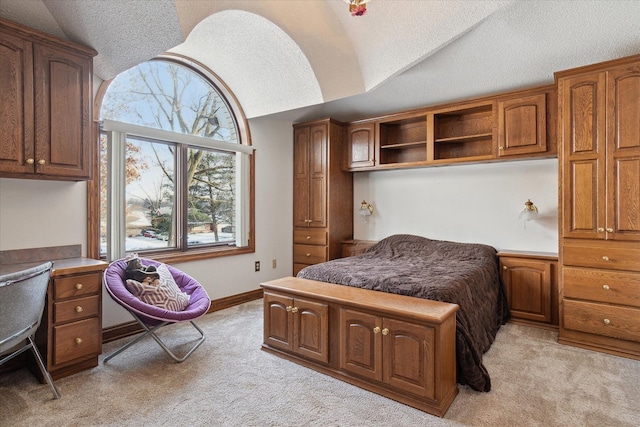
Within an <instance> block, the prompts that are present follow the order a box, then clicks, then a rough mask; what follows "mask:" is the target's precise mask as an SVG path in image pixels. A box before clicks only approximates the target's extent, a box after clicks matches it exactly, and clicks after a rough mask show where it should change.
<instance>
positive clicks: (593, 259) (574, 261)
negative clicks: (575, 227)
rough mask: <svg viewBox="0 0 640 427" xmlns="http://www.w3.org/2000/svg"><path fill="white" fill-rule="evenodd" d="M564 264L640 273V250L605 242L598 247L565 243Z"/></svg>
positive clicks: (635, 247) (634, 247) (636, 247)
mask: <svg viewBox="0 0 640 427" xmlns="http://www.w3.org/2000/svg"><path fill="white" fill-rule="evenodd" d="M562 251H563V264H564V265H574V266H579V267H593V268H605V269H612V270H628V271H640V248H639V247H638V246H637V245H636V246H633V247H630V246H621V245H615V244H613V243H608V242H603V243H602V245H598V246H587V245H580V244H576V243H573V242H572V243H568V242H567V243H565V244H564V246H563V249H562Z"/></svg>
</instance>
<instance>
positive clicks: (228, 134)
mask: <svg viewBox="0 0 640 427" xmlns="http://www.w3.org/2000/svg"><path fill="white" fill-rule="evenodd" d="M105 84H106V83H105ZM220 88H223V89H222V90H221V89H220ZM99 121H100V155H99V163H100V164H99V168H98V170H99V172H100V190H99V191H100V197H99V201H98V203H99V206H100V207H99V209H98V211H99V216H100V218H99V225H98V226H97V227H94V228H96V229H99V248H100V249H99V251H100V256H101V257H104V258H106V259H108V260H113V259H118V258H121V257H123V256H124V255H125V254H126V253H129V252H138V253H143V254H145V253H146V254H147V255H145V256H150V255H149V254H152V255H153V256H154V258H172V259H197V258H203V257H208V256H218V255H226V254H233V253H237V252H243V253H244V252H249V251H253V248H254V247H255V246H254V244H253V239H252V238H251V236H253V232H252V223H253V213H252V206H253V201H252V200H250V194H251V185H252V183H251V177H252V176H253V174H252V173H251V168H252V164H253V161H252V160H253V159H252V154H253V150H252V148H251V147H250V145H249V135H248V127H247V126H246V120H245V118H244V116H243V115H242V111H241V109H240V107H239V105H238V104H237V102H235V97H233V94H231V92H230V91H229V90H228V89H227V88H226V86H224V84H223V83H222V82H221V81H220V80H219V79H218V78H217V77H216V76H215V75H214V74H213V73H211V72H210V71H209V70H207V69H206V68H205V67H203V66H201V65H199V64H197V63H195V62H193V61H186V60H184V58H182V57H174V56H168V55H167V56H162V57H159V58H157V59H154V60H151V61H148V62H145V63H142V64H140V65H138V66H136V67H133V68H131V69H129V70H127V71H125V72H123V73H121V74H119V75H118V76H117V77H115V79H113V80H112V81H111V82H109V83H108V87H107V89H106V91H104V93H103V97H102V100H101V104H100V106H99Z"/></svg>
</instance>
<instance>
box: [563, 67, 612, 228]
mask: <svg viewBox="0 0 640 427" xmlns="http://www.w3.org/2000/svg"><path fill="white" fill-rule="evenodd" d="M605 77H606V74H605V73H594V74H588V75H580V76H576V77H570V78H566V79H561V80H560V81H559V94H560V115H561V117H560V120H561V122H560V125H561V135H560V136H561V146H562V147H563V149H562V150H563V151H562V155H563V160H562V182H563V183H564V185H563V190H562V191H563V197H562V210H561V211H562V218H563V219H562V223H563V227H562V232H563V237H575V238H588V239H594V238H595V239H604V238H605V213H606V206H605V182H604V180H605V137H606V135H605V107H606V100H605V90H606V87H605V86H606V85H605Z"/></svg>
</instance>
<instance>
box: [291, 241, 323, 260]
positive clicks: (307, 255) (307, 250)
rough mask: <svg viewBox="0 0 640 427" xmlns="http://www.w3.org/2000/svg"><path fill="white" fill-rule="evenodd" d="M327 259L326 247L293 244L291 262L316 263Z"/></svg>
mask: <svg viewBox="0 0 640 427" xmlns="http://www.w3.org/2000/svg"><path fill="white" fill-rule="evenodd" d="M326 261H327V247H326V246H313V245H293V262H294V263H297V264H318V263H321V262H326Z"/></svg>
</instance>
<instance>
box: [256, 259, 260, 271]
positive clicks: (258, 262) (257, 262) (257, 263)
mask: <svg viewBox="0 0 640 427" xmlns="http://www.w3.org/2000/svg"><path fill="white" fill-rule="evenodd" d="M256 271H260V261H256Z"/></svg>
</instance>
